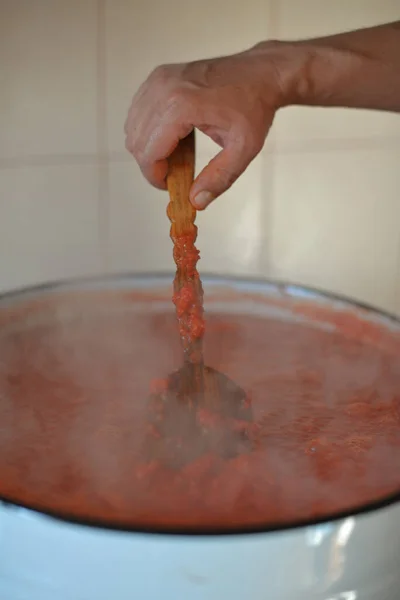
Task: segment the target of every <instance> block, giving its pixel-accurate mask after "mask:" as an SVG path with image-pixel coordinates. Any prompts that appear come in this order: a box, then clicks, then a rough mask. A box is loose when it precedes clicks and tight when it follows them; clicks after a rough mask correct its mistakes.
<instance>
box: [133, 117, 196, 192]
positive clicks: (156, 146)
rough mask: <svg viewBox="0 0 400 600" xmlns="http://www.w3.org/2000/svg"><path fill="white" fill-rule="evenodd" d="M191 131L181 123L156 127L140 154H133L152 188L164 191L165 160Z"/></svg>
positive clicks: (166, 164) (166, 161) (166, 162)
mask: <svg viewBox="0 0 400 600" xmlns="http://www.w3.org/2000/svg"><path fill="white" fill-rule="evenodd" d="M192 129H193V127H192V126H191V125H189V124H183V123H174V124H168V125H167V126H163V125H162V124H161V125H157V126H156V127H155V128H154V129H153V132H152V133H151V134H150V135H149V136H148V139H147V143H146V144H145V146H144V149H143V150H142V152H140V153H138V154H135V157H136V160H137V162H138V164H139V166H140V169H141V171H142V173H143V175H144V176H145V177H146V179H147V180H148V181H149V182H150V183H151V184H152V185H153V186H155V187H157V188H159V189H161V190H165V189H166V177H167V174H168V160H167V159H168V157H169V156H170V155H171V154H172V152H173V151H174V150H175V148H176V147H177V145H178V143H179V141H180V140H181V139H183V138H185V137H186V136H187V135H189V133H190V132H191V131H192Z"/></svg>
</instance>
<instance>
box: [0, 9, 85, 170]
mask: <svg viewBox="0 0 400 600" xmlns="http://www.w3.org/2000/svg"><path fill="white" fill-rule="evenodd" d="M96 8H97V7H96V0H85V1H84V2H81V1H80V0H68V1H66V0H34V1H32V0H12V1H11V2H1V4H0V90H1V91H0V160H1V159H15V158H17V159H20V160H21V159H22V158H24V160H25V162H26V161H29V159H30V158H32V156H33V157H35V156H37V155H47V156H48V155H52V154H54V153H57V154H61V155H67V154H70V153H79V154H82V153H93V152H95V151H96V138H97V132H96V30H97V12H96ZM0 165H1V162H0Z"/></svg>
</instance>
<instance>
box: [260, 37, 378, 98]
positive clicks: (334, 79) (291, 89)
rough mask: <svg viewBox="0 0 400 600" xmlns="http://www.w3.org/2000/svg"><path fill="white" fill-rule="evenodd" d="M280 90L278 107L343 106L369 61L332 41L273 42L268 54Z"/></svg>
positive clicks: (360, 54)
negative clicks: (348, 92) (349, 91)
mask: <svg viewBox="0 0 400 600" xmlns="http://www.w3.org/2000/svg"><path fill="white" fill-rule="evenodd" d="M268 52H269V57H270V60H272V61H273V63H274V68H275V71H276V73H277V77H278V81H279V87H280V104H279V107H285V106H290V105H300V106H301V105H303V106H316V105H317V106H336V105H344V104H345V103H346V102H348V101H349V99H347V98H346V96H347V90H349V89H351V87H352V85H353V83H354V80H357V79H358V78H359V77H360V73H361V74H363V73H364V71H365V67H366V63H368V62H370V60H369V59H368V57H366V56H364V55H363V54H362V53H359V52H357V51H355V50H354V49H350V48H346V47H340V45H339V46H336V45H334V44H332V43H331V40H329V38H325V39H320V40H309V41H299V42H273V43H272V45H271V46H270V48H269V50H268Z"/></svg>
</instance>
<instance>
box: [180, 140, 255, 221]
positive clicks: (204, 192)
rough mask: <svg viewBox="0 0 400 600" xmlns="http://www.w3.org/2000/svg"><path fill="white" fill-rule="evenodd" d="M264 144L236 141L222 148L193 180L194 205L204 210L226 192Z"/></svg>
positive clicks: (192, 201) (191, 197)
mask: <svg viewBox="0 0 400 600" xmlns="http://www.w3.org/2000/svg"><path fill="white" fill-rule="evenodd" d="M263 141H264V140H263ZM262 146H263V143H261V144H257V143H253V144H246V143H244V144H237V143H236V144H232V145H230V146H229V145H228V146H226V147H225V148H224V149H223V150H221V152H219V153H218V154H217V155H216V156H215V157H214V158H213V159H212V160H211V161H210V162H209V163H208V165H207V166H206V167H204V169H203V170H202V171H201V173H199V175H198V176H197V177H196V179H195V181H194V182H193V185H192V188H191V190H190V201H191V203H192V204H193V206H194V207H195V208H197V209H198V210H203V209H205V208H206V207H207V206H208V205H209V204H210V203H211V202H212V201H213V200H215V198H217V197H218V196H220V195H221V194H223V193H224V192H226V190H228V189H229V188H230V187H231V185H233V184H234V183H235V181H236V180H237V178H238V177H239V176H240V175H241V174H242V173H243V172H244V171H245V170H246V169H247V167H248V166H249V164H250V162H251V161H252V160H253V159H254V158H255V157H256V156H257V154H258V153H259V152H260V150H261V148H262Z"/></svg>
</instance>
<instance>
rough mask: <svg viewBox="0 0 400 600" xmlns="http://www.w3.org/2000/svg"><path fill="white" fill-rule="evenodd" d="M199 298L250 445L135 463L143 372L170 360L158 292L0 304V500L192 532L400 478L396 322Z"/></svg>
mask: <svg viewBox="0 0 400 600" xmlns="http://www.w3.org/2000/svg"><path fill="white" fill-rule="evenodd" d="M228 296H229V294H228ZM207 298H208V305H207V308H208V309H209V310H208V312H207V319H206V336H205V358H206V363H207V364H208V365H210V366H212V367H214V368H216V369H218V370H220V371H222V372H224V373H226V374H227V375H228V376H229V377H231V378H232V379H233V380H235V381H236V382H237V383H238V384H239V385H240V386H242V387H243V388H244V389H245V390H246V392H248V393H249V395H250V397H251V401H252V408H253V413H254V419H255V423H256V427H255V429H254V430H253V431H252V439H253V442H254V445H253V449H252V451H251V452H250V453H247V454H243V455H241V456H238V457H237V458H234V459H231V460H224V459H221V458H219V456H217V455H215V456H214V455H213V454H212V453H210V454H208V455H206V456H203V457H201V458H200V459H199V460H197V461H195V462H192V463H189V464H187V465H186V466H185V467H183V468H181V469H179V470H175V471H173V470H170V469H167V468H165V467H163V466H162V465H160V464H158V463H157V462H154V461H151V460H148V459H146V456H145V455H144V452H143V448H144V447H145V443H146V436H147V435H148V416H149V415H148V410H149V407H148V403H147V397H148V395H149V392H150V390H149V386H150V382H151V381H154V380H156V379H158V378H163V377H165V376H166V375H167V374H168V373H169V372H171V371H172V370H174V369H175V368H178V367H179V366H180V363H181V350H180V345H179V339H178V333H177V328H176V317H175V314H174V312H173V310H172V308H171V306H170V301H169V300H168V297H167V296H166V297H165V302H164V304H163V303H162V302H163V301H162V298H159V297H156V296H154V297H153V296H151V295H147V296H145V295H140V294H136V293H134V292H115V293H114V292H104V293H102V292H85V293H81V294H80V293H78V292H77V293H70V294H66V295H54V296H48V297H44V298H43V300H36V301H35V300H31V301H26V302H25V303H24V302H22V303H21V302H20V303H19V304H16V305H15V306H14V307H11V308H6V307H2V308H1V310H0V496H2V497H6V498H8V499H10V500H14V501H17V502H20V503H23V504H25V505H30V506H32V507H34V508H38V509H42V510H49V511H53V512H58V513H61V514H64V515H69V516H71V517H77V518H79V519H90V520H99V521H104V520H105V521H107V522H108V523H114V524H116V525H118V524H119V525H122V524H123V525H125V526H132V527H135V526H138V525H139V526H155V527H157V528H159V529H160V528H161V529H162V528H163V527H166V528H171V527H176V526H178V527H179V526H188V527H191V528H192V529H193V528H194V527H198V528H199V529H201V528H202V527H214V526H215V527H218V528H231V527H235V526H255V525H259V524H264V525H265V524H270V525H275V526H276V525H279V524H285V523H288V522H293V521H297V520H303V519H312V518H315V517H321V516H324V515H326V514H331V513H334V512H336V511H343V510H347V509H351V508H354V507H357V506H359V505H361V504H364V503H369V502H372V501H375V500H379V499H382V498H383V497H384V496H385V495H387V494H391V493H393V492H396V491H398V490H400V470H399V467H400V336H399V333H398V331H397V332H393V331H392V332H391V331H389V330H388V329H387V330H386V329H384V328H381V327H379V326H376V325H373V324H370V323H367V322H363V321H362V320H360V319H359V318H358V317H357V315H356V314H355V313H353V312H352V311H351V310H348V311H344V312H339V313H335V312H333V311H332V310H330V309H325V308H321V307H319V306H318V305H317V304H312V303H311V304H307V303H305V304H301V303H300V304H299V303H298V302H297V303H296V302H295V301H293V300H290V299H288V300H285V301H284V300H282V301H279V302H278V300H270V301H269V300H268V299H267V300H263V301H262V302H264V303H265V304H266V305H267V304H268V303H270V304H271V307H272V308H274V303H275V305H276V306H275V308H276V307H277V306H278V305H279V306H278V308H282V307H284V308H285V307H286V308H285V309H286V310H287V309H289V311H290V312H291V314H292V315H293V316H294V317H296V319H297V320H296V319H293V320H292V321H291V322H289V321H288V320H287V319H286V320H285V319H283V320H282V319H280V318H278V317H277V318H273V316H272V317H270V318H267V317H257V316H246V315H245V314H242V315H238V314H235V313H234V312H233V313H231V314H221V313H219V312H218V304H217V303H218V301H219V300H218V296H215V297H214V298H212V297H210V296H209V295H208V296H207ZM220 301H225V300H224V299H223V297H222V296H221V299H220ZM254 301H255V302H256V303H257V302H258V301H259V300H257V299H255V300H254ZM260 302H261V300H260ZM138 308H139V309H140V310H139V311H138ZM271 315H273V313H272V312H271ZM177 418H179V414H177Z"/></svg>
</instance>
